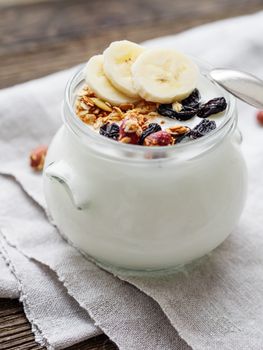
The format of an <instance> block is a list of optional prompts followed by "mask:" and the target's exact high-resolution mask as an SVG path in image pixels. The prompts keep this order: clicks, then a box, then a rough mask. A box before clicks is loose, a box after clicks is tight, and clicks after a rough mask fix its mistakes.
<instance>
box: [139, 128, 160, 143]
mask: <svg viewBox="0 0 263 350" xmlns="http://www.w3.org/2000/svg"><path fill="white" fill-rule="evenodd" d="M160 130H162V128H161V127H160V125H159V124H157V123H150V124H149V125H148V127H147V129H145V130H144V131H143V132H142V134H141V137H140V139H139V142H138V143H139V145H143V142H144V139H145V138H146V137H147V136H149V135H150V134H153V133H154V132H157V131H160Z"/></svg>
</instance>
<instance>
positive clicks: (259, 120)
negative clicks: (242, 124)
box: [257, 111, 263, 126]
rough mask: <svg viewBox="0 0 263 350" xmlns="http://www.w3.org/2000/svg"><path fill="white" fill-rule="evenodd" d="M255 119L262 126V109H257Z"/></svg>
mask: <svg viewBox="0 0 263 350" xmlns="http://www.w3.org/2000/svg"><path fill="white" fill-rule="evenodd" d="M257 121H258V123H259V124H260V125H262V126H263V111H258V112H257Z"/></svg>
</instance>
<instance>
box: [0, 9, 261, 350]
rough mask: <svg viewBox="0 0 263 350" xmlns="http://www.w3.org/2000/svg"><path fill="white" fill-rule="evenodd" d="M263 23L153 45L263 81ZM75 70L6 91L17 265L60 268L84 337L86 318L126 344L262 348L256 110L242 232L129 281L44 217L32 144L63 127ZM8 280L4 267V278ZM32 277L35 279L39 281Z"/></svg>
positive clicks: (6, 214) (10, 245) (11, 234)
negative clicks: (179, 268)
mask: <svg viewBox="0 0 263 350" xmlns="http://www.w3.org/2000/svg"><path fill="white" fill-rule="evenodd" d="M262 29H263V13H262V12H260V13H257V14H255V15H251V16H246V17H241V18H235V19H230V20H225V21H221V22H217V23H213V24H209V25H205V26H202V27H199V28H195V29H193V30H190V31H187V32H185V33H182V34H179V35H176V36H172V37H167V38H160V39H157V40H154V41H151V42H148V43H147V45H151V46H154V45H155V46H159V45H163V46H169V47H176V48H178V49H182V50H184V51H187V52H189V53H191V54H193V55H196V56H198V57H200V58H203V59H205V60H207V61H209V62H210V63H212V64H213V65H215V66H228V67H230V66H232V67H234V68H240V69H243V70H247V71H250V72H253V73H255V74H257V75H258V76H261V77H263V64H262V58H263V39H262V35H261V33H262ZM70 74H72V72H61V73H58V74H56V75H53V76H50V77H47V78H44V79H40V80H38V81H33V82H29V83H26V84H22V85H20V86H17V87H14V88H9V89H5V90H3V91H1V93H0V106H1V109H0V150H1V151H0V173H1V174H6V175H11V176H12V178H11V177H7V176H5V177H3V176H2V177H1V179H0V186H1V187H0V188H1V190H0V203H1V204H0V228H1V232H2V234H1V242H2V246H3V247H4V248H5V249H2V253H3V256H4V257H5V259H6V260H7V261H9V260H10V261H11V264H10V265H11V267H12V266H15V265H16V264H18V261H19V259H21V261H22V260H23V261H27V264H29V265H31V264H36V261H38V262H39V263H40V265H38V266H48V267H49V268H50V269H51V270H53V271H54V272H55V273H56V275H57V276H58V279H59V281H57V283H58V285H60V286H61V287H62V284H64V286H65V287H66V289H67V292H68V295H67V297H68V298H71V297H73V299H75V300H76V302H78V304H79V305H81V308H82V309H84V310H85V311H83V310H82V309H81V308H80V306H78V307H79V308H80V309H81V310H82V311H83V312H84V314H85V317H87V320H86V322H87V323H88V324H89V330H88V331H87V329H86V333H85V334H84V333H83V334H82V335H81V336H79V338H78V339H79V340H82V339H85V338H88V337H89V336H92V335H93V334H94V332H99V329H97V328H95V327H94V326H92V323H91V320H90V319H89V318H88V314H89V315H90V316H91V317H92V319H93V320H95V322H96V325H97V326H98V327H99V328H100V329H102V330H103V331H104V332H105V333H106V334H108V335H109V336H110V338H111V339H112V340H113V341H115V342H116V343H117V344H118V346H119V348H120V349H128V350H131V349H136V350H139V349H184V350H185V349H188V348H189V347H192V348H193V349H209V350H210V349H211V350H212V349H220V350H221V349H222V350H224V349H229V350H230V349H231V350H232V349H234V350H235V349H255V350H259V349H262V344H263V327H262V323H263V303H262V290H263V274H262V269H263V237H262V227H263V217H262V214H261V213H262V201H261V198H262V195H263V180H262V178H263V156H262V151H261V149H262V147H263V137H262V136H263V134H262V133H263V130H262V128H260V127H259V126H258V125H257V124H256V122H255V118H254V114H255V111H254V110H253V109H252V108H250V107H248V106H246V105H244V104H240V105H239V112H240V120H239V125H240V129H241V131H242V133H243V135H244V142H243V150H244V154H245V157H246V160H247V164H248V169H249V195H248V202H247V206H246V209H245V211H244V214H243V216H242V219H241V221H240V223H239V225H238V227H237V228H236V230H235V232H234V233H233V234H232V235H231V236H230V238H229V239H227V240H226V241H225V242H224V243H223V244H222V245H221V246H220V247H219V248H218V249H216V250H215V251H214V252H213V253H212V254H211V255H210V256H208V257H205V258H204V259H203V262H202V263H201V264H198V265H196V266H191V269H189V268H186V269H185V271H184V272H182V273H179V274H177V275H174V276H165V277H162V278H160V277H159V278H150V277H148V278H146V277H126V278H125V280H126V281H128V282H129V283H126V282H123V281H122V280H121V279H119V278H116V277H114V276H112V275H111V274H109V273H107V272H104V271H102V270H100V269H99V268H97V267H96V266H94V265H93V264H92V263H90V262H89V261H87V260H86V259H85V258H83V257H82V256H81V255H80V254H79V253H78V252H77V251H76V250H75V249H74V248H72V247H70V246H69V245H68V244H67V243H66V242H65V241H64V240H63V239H62V238H61V237H60V235H59V234H58V233H57V232H56V230H55V228H54V227H53V226H52V225H50V224H49V223H48V222H47V220H46V217H45V215H44V212H43V211H42V209H41V207H45V204H44V199H43V193H42V189H41V179H40V177H39V176H38V175H36V174H34V173H33V172H32V171H30V169H29V168H28V165H27V164H26V162H27V157H28V153H29V151H30V149H32V148H34V147H35V146H36V145H38V144H39V143H48V142H49V141H50V139H51V137H52V134H53V133H54V132H55V130H56V129H57V127H58V126H59V124H60V119H59V108H60V102H61V100H62V95H63V89H64V85H65V82H66V80H67V79H68V77H69V75H70ZM226 171H227V169H226ZM229 176H231V174H229ZM14 179H16V181H17V183H15V181H14ZM18 183H19V184H20V185H21V187H19V186H18ZM3 188H4V189H5V190H3ZM23 191H24V192H23ZM31 199H33V200H31ZM36 203H38V205H37V204H36ZM14 213H15V215H14ZM14 247H15V248H16V249H14ZM21 253H23V255H24V256H23V255H21ZM18 256H19V257H18ZM26 257H27V258H26ZM28 258H29V259H28ZM25 265H26V264H25ZM0 268H1V265H0ZM30 268H31V267H30ZM42 268H43V267H42ZM21 270H23V269H21ZM3 271H4V268H3ZM47 271H48V270H47ZM26 275H27V274H26V273H25V274H24V277H23V274H22V271H20V272H17V277H18V279H19V280H20V283H21V282H22V284H24V289H26V290H27V298H28V300H29V301H30V300H31V304H32V307H34V300H35V299H34V293H31V288H30V286H29V280H28V278H26ZM1 276H2V273H1V274H0V281H1V282H2V280H1ZM51 276H53V277H54V275H53V274H52V272H50V273H46V274H45V278H46V280H47V281H49V280H51V279H52V277H51ZM121 278H122V279H124V278H123V277H121ZM30 282H31V284H32V283H34V281H33V279H32V278H31V279H30ZM131 284H133V285H134V286H136V287H137V288H135V287H133V286H132V285H131ZM37 287H38V285H35V284H34V288H37ZM63 288H64V287H63ZM140 290H141V291H142V292H141V291H140ZM0 292H1V288H0ZM55 292H57V291H55ZM146 294H147V295H149V296H151V298H150V297H147V296H146ZM22 295H23V294H22ZM69 295H70V296H71V297H70V296H69ZM154 300H155V301H154ZM45 302H47V300H45ZM158 304H159V306H158ZM35 310H37V308H36V309H35ZM56 311H57V312H58V311H59V310H56V309H54V310H52V312H53V314H52V317H53V318H52V319H55V317H58V316H55V312H56ZM34 312H35V311H34ZM58 314H59V312H58ZM165 315H166V316H167V317H168V318H169V320H170V322H171V323H170V322H169V321H168V319H167V318H166V316H165ZM39 321H40V320H39V319H38V318H37V317H36V318H35V319H32V324H34V325H36V326H37V327H39V328H40V333H41V332H43V329H45V327H46V325H45V324H43V323H41V322H39ZM65 321H66V319H65ZM62 326H63V325H62ZM41 327H42V328H41ZM177 332H178V333H177ZM178 334H179V335H180V337H179V336H178ZM46 338H47V336H46ZM45 340H46V343H47V344H48V345H49V346H50V348H52V347H55V348H59V347H62V346H65V343H67V340H65V339H60V340H58V339H56V337H53V338H52V337H50V339H45ZM187 344H188V345H187Z"/></svg>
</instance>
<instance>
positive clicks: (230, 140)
mask: <svg viewBox="0 0 263 350" xmlns="http://www.w3.org/2000/svg"><path fill="white" fill-rule="evenodd" d="M198 64H199V67H200V69H201V72H202V74H203V75H205V74H206V72H207V69H208V68H209V67H207V66H206V65H204V64H203V63H200V62H198ZM83 78H84V74H83V70H80V71H79V72H78V73H77V74H76V75H75V76H74V77H73V78H72V79H71V80H70V81H69V83H68V85H67V87H66V92H65V99H64V103H63V121H64V125H63V126H62V127H61V128H60V130H59V131H58V132H57V134H56V135H55V137H54V139H53V141H52V143H51V145H50V147H49V150H48V155H47V158H46V164H45V170H44V191H45V197H46V201H47V205H48V210H49V213H50V215H51V217H52V218H53V220H54V222H55V224H56V225H57V226H58V228H59V229H60V231H61V232H62V234H63V235H64V236H65V237H66V238H67V239H68V240H69V241H71V242H72V243H73V244H74V245H75V246H76V247H78V248H79V249H80V250H82V251H83V252H85V253H86V254H88V256H89V257H90V258H91V259H94V260H95V261H96V262H97V263H99V264H100V265H102V266H103V267H104V268H106V269H110V270H112V269H113V270H114V269H119V268H121V269H122V270H125V269H127V271H128V270H132V271H151V270H154V271H155V270H166V269H171V268H174V267H176V266H181V265H182V264H185V263H187V262H190V261H192V260H194V259H197V258H199V257H201V256H203V255H205V254H207V253H209V252H210V251H211V250H213V249H214V248H216V247H217V246H218V245H219V244H220V243H221V242H223V241H224V240H225V238H226V237H227V236H228V235H229V234H230V233H231V231H232V230H233V228H234V227H235V225H236V223H237V221H238V219H239V217H240V214H241V212H242V209H243V206H244V202H245V197H246V189H247V172H246V166H245V163H244V159H243V156H242V153H241V150H240V143H241V137H240V134H239V132H238V129H237V111H236V105H235V99H234V98H233V97H232V96H230V95H229V94H228V93H227V92H225V91H223V90H221V92H220V93H221V95H223V96H224V97H225V98H226V100H227V102H228V107H227V111H226V115H225V118H224V121H223V122H222V124H221V125H220V126H219V127H218V128H217V129H215V130H213V131H212V132H210V133H209V134H207V135H206V136H204V137H202V138H199V139H196V140H193V141H191V142H188V143H180V144H177V145H174V146H167V147H142V146H136V145H128V144H122V143H118V142H116V141H114V140H111V139H108V138H106V137H103V136H101V135H99V134H97V133H95V132H94V131H92V130H91V129H90V128H89V127H88V126H87V125H85V124H84V123H83V122H82V121H81V120H80V119H79V118H78V117H77V116H76V115H75V113H74V99H75V93H76V91H77V90H78V88H79V87H80V86H81V85H82V84H83ZM210 84H212V83H211V82H210Z"/></svg>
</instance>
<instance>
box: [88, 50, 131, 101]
mask: <svg viewBox="0 0 263 350" xmlns="http://www.w3.org/2000/svg"><path fill="white" fill-rule="evenodd" d="M85 80H86V83H87V84H88V86H89V87H90V88H91V90H93V91H94V92H95V94H96V95H97V96H98V97H100V98H101V99H103V100H105V101H108V102H110V103H111V104H112V105H117V106H118V105H120V104H122V103H127V102H128V103H131V102H135V99H134V98H131V97H129V96H126V95H124V94H122V93H121V92H120V91H118V90H116V89H115V87H114V86H113V85H112V84H111V83H110V81H109V80H108V78H107V77H106V75H105V74H104V71H103V56H102V55H96V56H93V57H91V58H90V60H89V61H88V63H87V65H86V76H85Z"/></svg>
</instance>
